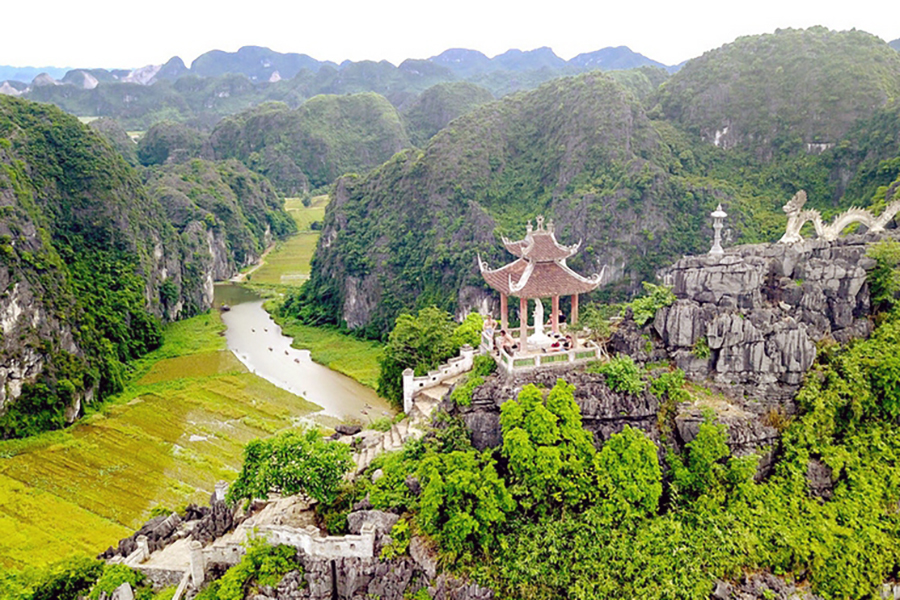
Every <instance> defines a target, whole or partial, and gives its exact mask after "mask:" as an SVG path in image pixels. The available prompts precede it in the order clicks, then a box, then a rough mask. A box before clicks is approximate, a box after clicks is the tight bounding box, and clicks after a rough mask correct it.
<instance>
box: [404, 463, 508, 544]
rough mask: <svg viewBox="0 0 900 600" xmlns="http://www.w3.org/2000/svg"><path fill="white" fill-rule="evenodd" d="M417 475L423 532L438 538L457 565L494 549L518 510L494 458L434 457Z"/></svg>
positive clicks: (419, 469)
mask: <svg viewBox="0 0 900 600" xmlns="http://www.w3.org/2000/svg"><path fill="white" fill-rule="evenodd" d="M417 475H418V478H419V482H420V484H421V485H422V494H421V496H420V498H419V514H418V517H417V522H418V524H419V527H421V528H422V530H423V531H425V532H426V533H429V534H431V535H434V536H435V537H436V538H437V539H438V541H439V542H440V544H441V547H442V548H443V549H444V551H445V552H446V553H447V555H448V556H449V557H450V558H451V559H452V558H454V557H458V556H460V555H462V554H463V553H465V552H471V551H473V550H475V549H476V548H487V547H489V546H490V545H491V544H492V543H493V542H494V541H495V539H496V537H497V533H498V526H499V525H501V524H503V523H505V522H506V518H507V515H508V514H509V513H511V512H512V511H513V510H514V509H515V507H516V503H515V501H514V500H513V498H512V496H511V495H510V493H509V491H508V490H507V489H506V485H505V484H504V483H503V479H501V478H500V476H499V475H498V474H497V469H496V466H495V464H494V460H493V458H491V456H490V454H489V453H488V452H485V453H478V452H476V451H474V450H470V451H468V452H461V451H455V452H451V453H449V454H435V453H428V454H427V455H426V456H425V458H424V459H423V460H422V462H421V463H420V464H419V468H418V470H417Z"/></svg>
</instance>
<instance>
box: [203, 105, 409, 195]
mask: <svg viewBox="0 0 900 600" xmlns="http://www.w3.org/2000/svg"><path fill="white" fill-rule="evenodd" d="M210 145H211V147H212V150H213V152H214V154H215V156H216V158H220V159H221V158H237V159H238V160H241V161H243V162H244V163H245V164H247V165H248V166H250V167H251V168H253V169H255V170H257V171H258V172H260V173H263V174H264V175H266V176H267V177H268V178H269V179H270V180H271V181H272V183H273V184H274V185H275V186H276V187H277V188H278V189H279V190H280V191H281V192H282V193H284V194H286V195H298V194H301V193H303V192H306V191H309V190H310V189H313V188H317V187H320V186H323V185H326V184H329V183H331V182H332V181H334V179H335V178H336V177H338V176H340V175H341V174H343V173H347V172H351V171H358V170H367V169H369V168H371V167H374V166H376V165H379V164H381V163H382V162H384V161H386V160H387V159H389V158H390V157H391V156H392V155H393V154H394V153H395V152H398V151H399V150H401V149H402V148H406V147H409V146H410V141H409V137H408V135H407V133H406V130H405V128H404V126H403V122H402V121H401V118H400V114H399V113H398V112H397V110H396V109H395V108H394V107H393V106H391V104H390V102H388V101H387V100H386V99H385V98H384V97H383V96H379V95H378V94H373V93H363V94H353V95H350V96H335V95H322V96H316V97H314V98H312V99H310V100H309V101H308V102H306V103H304V104H302V105H301V106H300V107H298V108H296V109H293V110H292V109H290V108H289V107H288V106H287V105H285V104H280V103H268V104H263V105H261V106H258V107H256V108H253V109H250V110H247V111H245V112H242V113H238V114H236V115H234V116H232V117H228V118H226V119H223V120H222V122H221V123H219V124H218V125H217V126H216V128H215V129H214V130H213V132H212V134H211V135H210Z"/></svg>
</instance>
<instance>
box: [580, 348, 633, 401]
mask: <svg viewBox="0 0 900 600" xmlns="http://www.w3.org/2000/svg"><path fill="white" fill-rule="evenodd" d="M587 371H588V372H589V373H597V374H600V375H603V376H605V377H606V384H607V385H608V386H609V388H610V389H611V390H613V391H614V392H621V393H624V394H640V393H641V392H642V391H644V380H643V377H642V376H641V370H640V368H639V367H638V366H637V365H636V364H634V361H633V360H632V359H631V357H630V356H628V355H626V354H619V355H617V356H616V357H615V358H612V359H610V360H609V361H608V362H605V363H604V362H594V363H591V364H590V365H588V367H587Z"/></svg>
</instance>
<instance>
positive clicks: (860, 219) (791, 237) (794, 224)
mask: <svg viewBox="0 0 900 600" xmlns="http://www.w3.org/2000/svg"><path fill="white" fill-rule="evenodd" d="M804 204H806V192H805V191H803V190H800V191H799V192H797V193H796V194H795V195H794V197H793V198H791V200H790V202H788V203H787V204H785V205H784V207H783V208H782V210H784V212H785V213H786V214H787V216H788V222H787V227H786V228H785V232H784V235H783V236H782V237H781V239H780V240H778V241H779V242H780V243H782V244H795V243H797V242H800V241H803V236H801V235H800V230H801V229H803V226H804V225H806V224H807V223H812V224H813V227H815V228H816V236H817V237H820V238H822V239H824V240H827V241H834V240H836V239H837V238H838V236H840V234H841V232H842V231H843V230H844V229H845V228H846V227H847V226H848V225H851V224H853V223H859V224H861V225H865V226H866V228H867V229H868V230H869V231H871V232H872V233H880V232H882V231H884V228H885V226H886V225H887V224H888V223H890V222H891V219H893V218H894V217H895V216H896V215H897V213H900V200H895V201H893V202H891V203H890V204H888V205H887V207H886V208H885V209H884V211H883V212H882V213H881V214H880V215H878V216H877V217H876V216H875V215H873V214H872V213H871V212H869V211H868V210H865V209H863V208H851V209H849V210H847V211H845V212H842V213H841V214H839V215H838V216H837V217H835V219H834V220H833V221H832V222H831V223H830V224H825V223H823V222H822V215H821V214H820V213H819V211H817V210H814V209H809V210H802V209H803V205H804Z"/></svg>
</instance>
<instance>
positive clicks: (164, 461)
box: [0, 313, 318, 568]
mask: <svg viewBox="0 0 900 600" xmlns="http://www.w3.org/2000/svg"><path fill="white" fill-rule="evenodd" d="M221 329H222V324H221V320H220V319H219V316H218V314H217V313H209V314H207V315H203V316H200V317H196V318H194V319H189V320H187V321H184V322H181V323H177V324H175V325H171V326H169V327H168V328H167V331H166V336H165V340H166V341H165V343H164V345H163V347H162V348H160V349H159V350H157V351H156V352H154V353H153V354H152V355H151V356H148V357H147V358H145V359H144V360H142V361H140V363H138V364H137V365H136V369H135V377H134V379H133V382H132V383H131V384H130V385H129V386H128V389H126V390H125V392H123V393H122V394H120V395H119V396H118V398H116V399H115V400H114V401H113V402H111V403H109V404H107V405H105V407H104V408H103V409H102V410H101V411H99V412H96V413H94V414H91V415H89V416H88V417H86V418H84V419H82V421H80V422H79V423H78V424H76V425H74V426H72V427H70V428H68V429H66V430H64V431H56V432H49V433H47V434H43V435H39V436H35V437H32V438H29V439H26V440H10V441H6V442H0V567H7V568H10V567H11V568H19V567H22V566H25V565H29V566H41V565H45V564H48V563H50V562H54V561H56V560H59V559H61V558H66V557H70V556H74V555H91V554H96V553H97V552H99V551H102V550H103V549H104V548H106V547H107V546H109V545H114V544H115V543H116V542H117V541H118V539H120V538H122V537H125V536H126V535H128V534H130V533H131V530H133V529H134V528H135V527H137V526H138V525H140V523H142V522H143V521H144V520H146V519H147V518H148V516H149V512H150V510H151V509H152V508H153V507H154V506H166V507H170V508H176V507H179V506H183V505H184V504H186V503H188V502H198V503H199V502H202V503H205V502H206V501H207V500H208V498H209V495H210V493H212V491H213V486H214V484H215V482H216V481H217V480H219V479H229V480H230V479H233V478H234V477H235V476H236V474H237V470H238V469H239V468H240V464H241V459H242V451H243V446H244V444H246V442H248V441H250V440H251V439H254V438H257V437H263V436H267V435H269V434H271V433H274V432H276V431H279V430H282V429H285V428H288V427H292V426H295V425H296V424H297V421H298V419H302V418H304V417H305V416H306V415H308V414H310V413H311V412H313V411H315V410H316V409H318V407H316V406H315V405H313V404H311V403H309V402H306V401H305V400H303V399H302V398H299V397H297V396H295V395H293V394H291V393H289V392H287V391H285V390H282V389H281V388H278V387H276V386H274V385H272V384H270V383H269V382H267V381H265V380H263V379H261V378H259V377H257V376H256V375H253V374H252V373H249V372H247V370H246V368H245V367H244V366H243V365H242V364H241V363H240V362H238V361H237V360H236V359H234V357H233V356H232V355H231V354H230V353H229V352H227V351H225V350H222V347H223V346H224V343H225V342H224V339H223V338H221V337H220V336H219V333H220V331H221ZM179 354H181V356H179Z"/></svg>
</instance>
